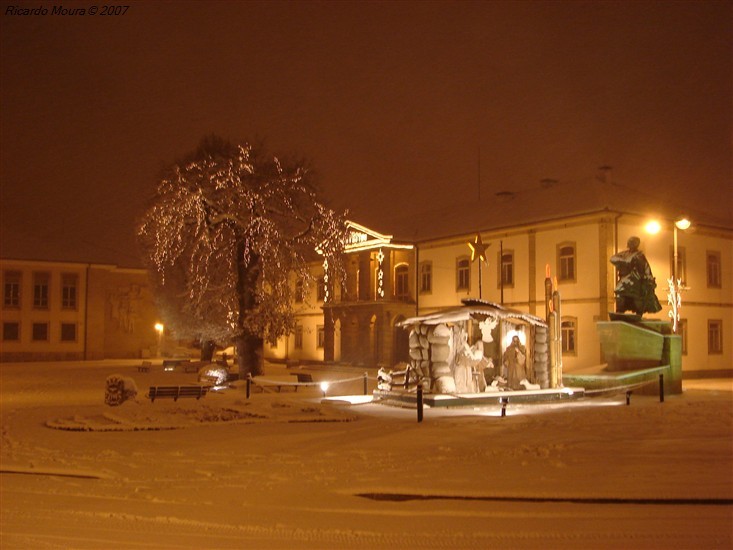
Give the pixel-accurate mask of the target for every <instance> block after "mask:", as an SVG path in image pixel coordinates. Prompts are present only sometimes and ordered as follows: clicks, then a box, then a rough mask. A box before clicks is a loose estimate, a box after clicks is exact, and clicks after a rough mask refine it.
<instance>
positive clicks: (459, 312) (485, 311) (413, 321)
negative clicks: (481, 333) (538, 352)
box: [399, 299, 547, 327]
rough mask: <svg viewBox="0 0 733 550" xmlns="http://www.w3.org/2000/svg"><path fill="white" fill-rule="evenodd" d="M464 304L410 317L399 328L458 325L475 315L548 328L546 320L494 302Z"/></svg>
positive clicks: (484, 301) (464, 301) (472, 301)
mask: <svg viewBox="0 0 733 550" xmlns="http://www.w3.org/2000/svg"><path fill="white" fill-rule="evenodd" d="M462 302H463V305H462V306H455V307H449V308H445V309H442V310H440V311H436V312H434V313H429V314H427V315H420V316H418V317H410V318H409V319H405V320H404V321H402V322H401V323H399V326H401V327H409V326H412V325H417V324H423V325H439V324H441V323H457V322H459V321H467V320H468V319H469V318H471V317H472V316H473V315H485V316H487V317H491V318H493V319H515V320H518V321H524V322H526V323H529V324H531V325H535V326H547V323H546V322H545V321H544V320H542V319H540V318H539V317H536V316H535V315H530V314H529V313H524V312H522V311H519V310H516V309H510V308H507V307H504V306H502V305H499V304H496V303H494V302H487V301H486V300H476V299H464V300H462Z"/></svg>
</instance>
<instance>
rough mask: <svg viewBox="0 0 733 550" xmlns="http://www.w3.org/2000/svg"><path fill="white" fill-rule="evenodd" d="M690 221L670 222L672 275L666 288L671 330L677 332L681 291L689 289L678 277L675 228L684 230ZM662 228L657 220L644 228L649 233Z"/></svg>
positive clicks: (680, 219) (687, 227) (677, 251)
mask: <svg viewBox="0 0 733 550" xmlns="http://www.w3.org/2000/svg"><path fill="white" fill-rule="evenodd" d="M691 225H692V222H690V220H688V219H687V218H679V219H677V220H675V221H674V223H673V224H672V276H671V277H670V278H669V279H667V283H668V284H669V288H668V289H667V303H668V304H669V306H670V310H669V317H670V319H672V332H673V333H674V334H677V333H678V331H679V323H680V308H681V307H682V291H684V290H689V287H688V286H686V285H684V284H682V279H681V278H680V277H679V273H678V271H679V249H678V247H677V230H678V229H681V230H682V231H685V230H686V229H689V228H690V226H691ZM661 228H662V226H661V224H660V223H659V222H658V221H655V220H653V221H650V222H649V223H647V224H646V230H647V232H649V233H652V234H654V233H658V232H659V231H660V229H661Z"/></svg>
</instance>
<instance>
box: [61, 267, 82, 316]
mask: <svg viewBox="0 0 733 550" xmlns="http://www.w3.org/2000/svg"><path fill="white" fill-rule="evenodd" d="M78 283H79V277H78V276H77V275H76V273H64V274H63V275H61V307H62V308H63V309H76V289H77V286H78Z"/></svg>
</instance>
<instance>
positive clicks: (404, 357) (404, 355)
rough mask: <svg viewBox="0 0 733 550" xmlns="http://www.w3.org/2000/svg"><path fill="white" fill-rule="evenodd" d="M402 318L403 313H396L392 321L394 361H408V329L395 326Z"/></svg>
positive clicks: (403, 318) (403, 317)
mask: <svg viewBox="0 0 733 550" xmlns="http://www.w3.org/2000/svg"><path fill="white" fill-rule="evenodd" d="M404 320H405V316H404V315H398V316H397V317H395V319H394V322H393V323H392V342H393V346H394V347H393V350H392V357H393V358H394V362H395V363H400V362H405V363H409V362H410V331H409V330H407V329H405V328H402V327H398V326H397V324H398V323H401V322H402V321H404Z"/></svg>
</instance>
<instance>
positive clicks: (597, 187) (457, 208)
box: [363, 178, 733, 243]
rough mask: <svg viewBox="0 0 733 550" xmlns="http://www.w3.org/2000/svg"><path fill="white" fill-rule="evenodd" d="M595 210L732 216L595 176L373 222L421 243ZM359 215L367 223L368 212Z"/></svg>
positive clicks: (718, 221)
mask: <svg viewBox="0 0 733 550" xmlns="http://www.w3.org/2000/svg"><path fill="white" fill-rule="evenodd" d="M600 212H612V213H623V214H635V215H641V216H654V217H663V218H667V219H670V220H671V219H676V218H678V217H679V216H681V215H686V216H687V217H689V218H690V219H692V220H694V223H695V224H696V225H706V226H709V227H719V228H727V229H733V220H730V219H722V218H719V217H716V216H713V215H711V214H709V213H706V212H698V211H692V210H690V209H689V208H688V207H686V206H685V205H679V204H675V203H674V199H673V197H669V196H657V195H652V194H650V193H646V192H644V191H641V190H638V189H632V188H630V187H627V186H625V185H622V184H618V183H615V182H612V181H601V180H600V179H598V178H587V179H585V180H581V181H568V182H565V181H560V182H553V183H547V184H544V185H542V186H536V187H534V188H531V189H524V190H517V191H503V192H501V191H500V192H496V193H493V194H486V195H484V196H482V198H481V200H476V199H475V198H461V199H460V200H457V201H456V202H455V203H451V204H446V205H445V206H442V207H440V208H438V209H434V210H431V211H428V212H425V211H416V210H414V209H411V208H406V209H405V210H404V211H402V212H401V213H400V215H399V217H397V218H394V219H391V220H382V221H380V222H379V223H380V227H383V228H385V229H386V230H388V231H390V233H393V234H394V235H395V238H397V239H401V240H405V241H407V242H413V243H421V242H425V241H430V240H433V239H441V238H450V237H455V236H459V235H466V234H473V233H475V232H476V231H479V232H481V231H495V230H501V229H504V228H511V227H518V226H521V225H529V224H534V223H542V222H545V221H552V220H557V219H561V218H567V217H571V216H580V215H586V214H594V213H600ZM363 219H364V222H365V223H371V220H370V219H369V217H368V216H366V217H365V218H363Z"/></svg>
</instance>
